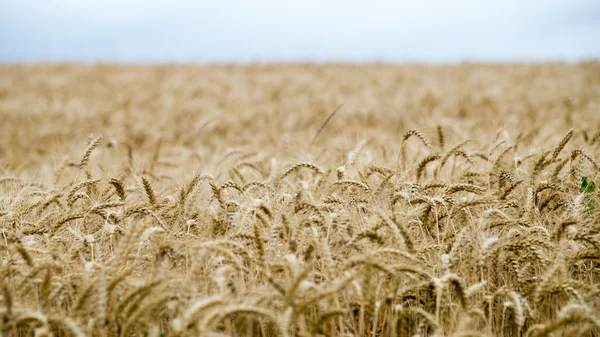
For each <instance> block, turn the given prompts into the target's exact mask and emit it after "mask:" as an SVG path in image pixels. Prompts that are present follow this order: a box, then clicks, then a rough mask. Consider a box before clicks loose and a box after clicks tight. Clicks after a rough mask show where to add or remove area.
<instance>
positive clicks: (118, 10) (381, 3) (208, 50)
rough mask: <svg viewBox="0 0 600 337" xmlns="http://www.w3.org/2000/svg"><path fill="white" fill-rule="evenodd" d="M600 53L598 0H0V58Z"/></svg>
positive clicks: (442, 57) (484, 57) (454, 57)
mask: <svg viewBox="0 0 600 337" xmlns="http://www.w3.org/2000/svg"><path fill="white" fill-rule="evenodd" d="M589 59H600V0H570V1H569V0H545V1H544V0H504V1H502V0H498V1H484V0H479V1H477V0H454V1H444V0H424V1H416V0H413V1H404V0H395V1H393V0H370V1H366V0H364V1H358V0H345V1H341V0H339V1H333V0H303V1H284V0H252V1H251V0H220V1H219V0H217V1H213V2H208V1H192V0H180V1H177V0H171V1H167V0H154V1H153V0H104V1H103V0H95V1H91V0H0V62H20V61H85V62H96V61H118V62H139V61H142V62H252V61H264V62H266V61H319V62H324V61H351V62H362V61H388V62H407V61H410V62H459V61H464V60H467V61H555V60H565V61H579V60H589Z"/></svg>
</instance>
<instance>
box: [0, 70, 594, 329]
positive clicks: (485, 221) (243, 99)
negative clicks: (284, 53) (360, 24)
mask: <svg viewBox="0 0 600 337" xmlns="http://www.w3.org/2000/svg"><path fill="white" fill-rule="evenodd" d="M596 182H600V63H597V62H588V63H578V64H563V63H555V64H553V63H546V64H496V65H486V64H475V63H472V64H470V63H465V64H460V65H447V66H442V65H440V66H425V65H386V64H365V65H348V64H326V65H312V64H297V65H292V64H288V65H275V64H265V65H260V64H256V65H246V66H242V65H206V66H200V65H198V66H192V65H163V66H142V65H140V66H134V65H130V66H124V65H110V64H98V65H81V64H53V65H47V64H29V65H0V229H1V232H2V233H1V237H0V247H1V248H0V275H1V276H0V287H1V291H0V336H40V337H41V336H77V337H79V336H152V337H155V336H160V337H163V336H215V337H216V336H257V337H258V336H261V337H270V336H285V337H292V336H357V337H358V336H371V337H377V336H380V337H387V336H421V337H425V336H513V337H514V336H600V289H599V284H600V211H599V209H600V194H599V193H598V189H596V186H595V184H596ZM599 188H600V187H599Z"/></svg>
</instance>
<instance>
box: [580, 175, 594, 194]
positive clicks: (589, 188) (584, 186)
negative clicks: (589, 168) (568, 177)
mask: <svg viewBox="0 0 600 337" xmlns="http://www.w3.org/2000/svg"><path fill="white" fill-rule="evenodd" d="M581 190H582V191H583V192H584V193H592V192H594V191H596V182H595V181H593V180H592V181H590V182H588V180H587V177H581Z"/></svg>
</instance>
